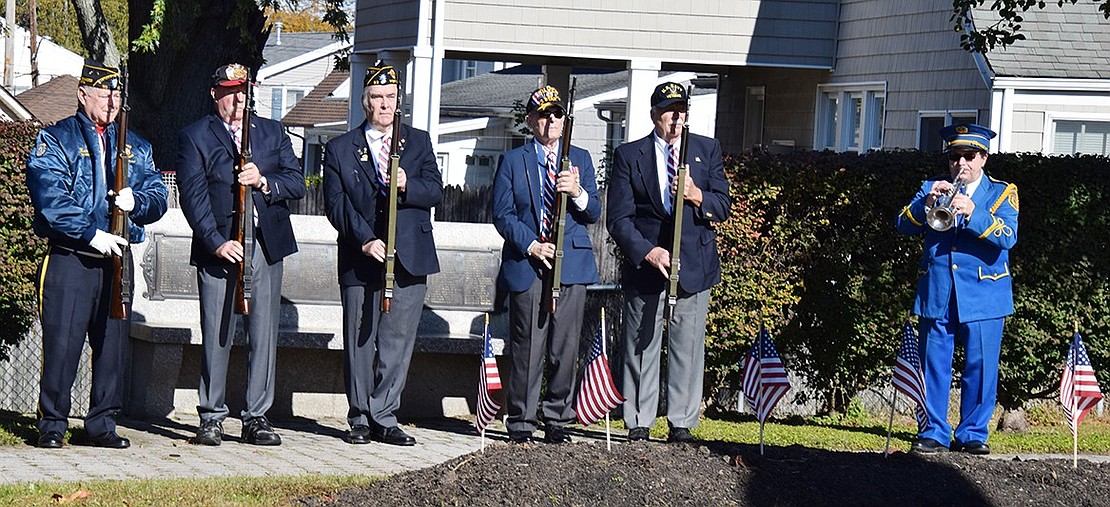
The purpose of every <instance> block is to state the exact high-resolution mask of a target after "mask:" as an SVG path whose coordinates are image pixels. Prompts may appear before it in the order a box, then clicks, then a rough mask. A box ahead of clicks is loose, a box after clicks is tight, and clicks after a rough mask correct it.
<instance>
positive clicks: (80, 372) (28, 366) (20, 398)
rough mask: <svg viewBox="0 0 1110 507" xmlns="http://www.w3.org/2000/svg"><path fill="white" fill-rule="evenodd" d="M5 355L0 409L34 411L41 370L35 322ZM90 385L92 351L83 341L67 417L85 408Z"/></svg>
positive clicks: (38, 331) (0, 376)
mask: <svg viewBox="0 0 1110 507" xmlns="http://www.w3.org/2000/svg"><path fill="white" fill-rule="evenodd" d="M9 352H10V354H9V358H8V361H7V362H6V363H3V364H2V365H0V366H2V368H0V410H9V411H12V412H17V413H20V414H33V413H35V412H37V411H38V402H39V374H40V372H41V371H42V331H41V329H40V328H39V325H38V323H37V322H36V323H35V325H34V327H33V328H32V329H31V331H30V332H29V333H27V336H26V337H24V339H23V340H22V341H20V342H19V344H17V345H16V346H14V347H12V348H11V350H9ZM91 386H92V350H91V349H90V348H89V344H88V342H87V341H86V342H85V344H84V346H83V347H82V349H81V361H80V362H79V363H78V365H77V378H76V380H74V382H73V391H72V392H71V395H72V396H73V406H72V408H71V409H70V416H71V417H83V416H84V415H85V414H86V413H88V411H89V393H90V388H91Z"/></svg>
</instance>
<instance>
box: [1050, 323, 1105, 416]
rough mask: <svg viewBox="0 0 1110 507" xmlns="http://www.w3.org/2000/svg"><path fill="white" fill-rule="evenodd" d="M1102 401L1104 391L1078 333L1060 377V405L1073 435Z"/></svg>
mask: <svg viewBox="0 0 1110 507" xmlns="http://www.w3.org/2000/svg"><path fill="white" fill-rule="evenodd" d="M1101 399H1102V390H1100V389H1099V387H1098V379H1096V378H1095V369H1094V368H1093V367H1091V358H1090V357H1087V348H1086V347H1084V346H1083V338H1080V336H1079V333H1078V332H1077V333H1075V338H1074V340H1073V341H1072V345H1071V349H1069V350H1068V360H1067V362H1065V363H1064V373H1063V375H1062V376H1061V377H1060V404H1061V405H1063V406H1064V416H1065V417H1067V418H1068V426H1069V427H1070V428H1071V430H1072V433H1075V431H1076V429H1077V427H1078V426H1079V423H1080V422H1082V421H1083V417H1084V416H1086V415H1087V412H1088V411H1090V410H1091V408H1092V407H1094V406H1095V405H1097V404H1098V402H1099V400H1101Z"/></svg>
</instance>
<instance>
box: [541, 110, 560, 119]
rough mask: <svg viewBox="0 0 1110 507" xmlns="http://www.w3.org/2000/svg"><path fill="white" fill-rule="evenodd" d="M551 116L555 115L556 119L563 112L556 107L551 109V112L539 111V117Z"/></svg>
mask: <svg viewBox="0 0 1110 507" xmlns="http://www.w3.org/2000/svg"><path fill="white" fill-rule="evenodd" d="M551 117H555V118H556V119H559V118H562V117H563V112H562V111H560V110H558V109H556V110H554V111H551V112H547V111H544V112H542V113H540V118H551Z"/></svg>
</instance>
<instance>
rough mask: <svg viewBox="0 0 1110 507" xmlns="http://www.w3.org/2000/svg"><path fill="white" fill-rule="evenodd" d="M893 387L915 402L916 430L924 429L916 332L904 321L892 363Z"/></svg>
mask: <svg viewBox="0 0 1110 507" xmlns="http://www.w3.org/2000/svg"><path fill="white" fill-rule="evenodd" d="M892 382H893V383H894V388H895V389H897V390H898V391H899V392H901V393H902V394H905V395H906V396H909V398H910V400H912V401H913V402H914V404H915V407H914V411H913V413H914V416H915V417H916V418H917V431H918V432H919V433H920V432H922V431H925V427H926V426H928V424H929V416H928V415H926V413H925V373H924V372H923V371H922V368H921V355H920V349H919V348H918V346H917V333H916V332H915V331H914V329H913V326H912V325H910V323H909V322H906V327H905V328H904V329H903V331H902V347H901V348H900V349H898V360H897V361H896V362H895V363H894V380H893V381H892Z"/></svg>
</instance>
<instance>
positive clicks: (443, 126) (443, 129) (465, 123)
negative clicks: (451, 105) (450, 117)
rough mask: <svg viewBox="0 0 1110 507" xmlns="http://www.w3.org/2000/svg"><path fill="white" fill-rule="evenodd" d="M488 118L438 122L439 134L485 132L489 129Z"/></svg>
mask: <svg viewBox="0 0 1110 507" xmlns="http://www.w3.org/2000/svg"><path fill="white" fill-rule="evenodd" d="M489 122H490V117H489V116H483V117H481V118H472V119H469V120H459V121H452V122H446V123H444V122H442V121H441V122H439V129H438V130H439V133H440V134H441V135H442V134H458V133H459V132H470V131H472V130H485V128H486V127H489Z"/></svg>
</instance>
